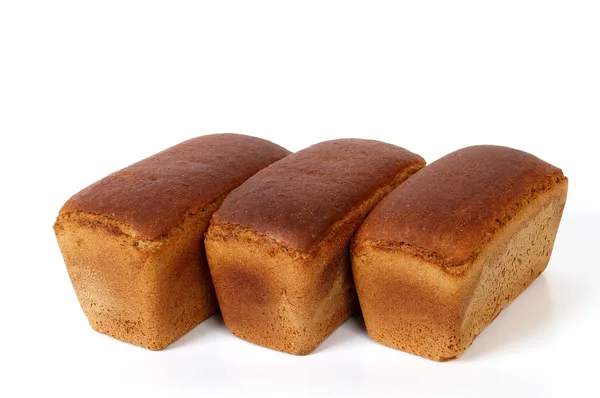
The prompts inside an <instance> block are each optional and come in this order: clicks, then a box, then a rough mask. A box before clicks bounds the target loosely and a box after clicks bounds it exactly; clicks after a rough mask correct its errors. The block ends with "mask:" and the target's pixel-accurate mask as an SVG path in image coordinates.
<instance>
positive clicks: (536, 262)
mask: <svg viewBox="0 0 600 398" xmlns="http://www.w3.org/2000/svg"><path fill="white" fill-rule="evenodd" d="M566 195H567V182H566V181H563V182H561V183H560V184H558V185H556V186H555V187H554V188H552V189H551V190H549V191H546V192H544V193H542V194H541V195H539V196H537V197H536V199H535V200H533V201H531V202H530V203H529V204H528V205H527V206H526V207H525V208H523V209H521V211H520V212H519V213H518V214H517V215H515V217H513V218H512V219H511V220H510V222H508V223H506V224H505V225H504V226H503V227H502V228H501V229H500V230H499V231H497V233H496V234H495V235H494V237H493V238H492V240H491V241H490V242H489V244H488V245H487V246H486V248H485V250H484V251H483V252H482V253H481V255H480V256H478V257H477V260H476V261H475V262H474V263H473V264H470V265H469V267H466V268H464V270H465V271H464V272H462V273H460V274H453V273H451V272H447V271H448V270H446V269H444V268H442V267H439V266H438V265H437V264H435V263H433V262H430V261H428V260H425V259H423V258H421V257H419V256H415V255H412V254H409V253H407V252H405V251H403V250H395V249H393V248H385V247H382V246H381V245H377V244H375V245H374V244H372V242H371V241H369V240H365V239H358V240H356V241H355V242H354V246H353V252H352V266H353V273H354V280H355V283H356V288H357V293H358V296H359V300H360V305H361V308H362V312H363V315H364V318H365V323H366V326H367V331H368V333H369V335H370V336H371V337H372V338H373V339H374V340H376V341H378V342H380V343H382V344H384V345H387V346H390V347H393V348H396V349H400V350H403V351H407V352H410V353H413V354H416V355H419V356H423V357H426V358H430V359H433V360H436V361H446V360H449V359H452V358H456V357H458V356H460V355H461V354H462V353H463V352H464V351H465V350H466V349H467V348H468V347H469V346H470V345H471V343H472V342H473V340H474V339H475V337H476V336H477V335H478V334H479V333H480V332H481V331H482V330H483V329H484V328H485V326H487V325H488V324H489V323H490V322H492V320H493V319H494V318H495V317H496V316H497V315H498V313H499V312H500V311H501V310H502V309H503V308H504V307H506V306H507V305H508V304H509V303H510V302H512V301H513V300H514V298H516V297H517V296H518V295H519V294H520V293H521V292H522V291H523V290H525V289H526V288H527V286H529V285H530V284H531V283H532V282H533V281H534V280H535V279H536V278H537V277H538V276H539V275H540V274H541V273H542V272H543V271H544V269H545V268H546V266H547V264H548V261H549V259H550V255H551V252H552V247H553V244H554V239H555V237H556V232H557V230H558V226H559V223H560V219H561V216H562V211H563V208H564V205H565V201H566Z"/></svg>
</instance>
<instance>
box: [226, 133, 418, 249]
mask: <svg viewBox="0 0 600 398" xmlns="http://www.w3.org/2000/svg"><path fill="white" fill-rule="evenodd" d="M424 164H425V161H424V160H423V158H421V157H420V156H418V155H416V154H414V153H412V152H409V151H407V150H406V149H403V148H400V147H397V146H395V145H390V144H386V143H383V142H379V141H374V140H361V139H340V140H333V141H326V142H322V143H319V144H316V145H313V146H310V147H308V148H306V149H304V150H302V151H300V152H297V153H295V154H293V155H291V156H288V157H286V158H285V159H282V161H280V162H278V163H277V164H276V165H272V166H271V167H267V168H265V169H263V170H262V171H261V172H260V173H257V174H256V175H255V176H253V177H252V178H249V179H248V181H246V183H244V184H243V185H241V186H240V187H239V188H238V189H236V190H235V191H233V192H232V193H231V195H229V197H228V198H227V200H226V201H225V202H224V203H223V206H222V208H221V209H220V210H219V211H218V212H217V213H216V214H215V222H216V223H230V224H234V225H242V226H246V227H248V228H250V229H252V230H253V231H255V232H257V233H259V234H263V235H267V236H270V237H272V238H273V239H275V240H277V241H279V242H281V243H282V244H284V245H285V246H287V247H290V248H294V249H297V250H300V251H303V252H309V251H310V250H311V249H312V248H313V247H315V246H316V245H317V244H318V243H319V242H320V241H321V240H322V239H324V238H325V236H326V235H327V234H328V233H329V232H330V229H331V228H332V226H333V225H334V224H335V223H336V222H338V221H339V220H341V219H342V218H344V217H345V216H346V215H347V214H348V213H349V212H350V211H352V209H353V208H354V207H356V206H357V204H358V203H362V202H364V201H366V200H368V199H369V198H370V197H371V196H373V195H374V193H375V191H377V190H378V189H379V188H381V187H382V186H385V185H387V184H389V183H390V182H391V181H393V180H394V178H395V177H396V175H397V174H398V173H399V172H400V171H401V170H404V169H405V168H417V169H420V168H421V167H423V165H424Z"/></svg>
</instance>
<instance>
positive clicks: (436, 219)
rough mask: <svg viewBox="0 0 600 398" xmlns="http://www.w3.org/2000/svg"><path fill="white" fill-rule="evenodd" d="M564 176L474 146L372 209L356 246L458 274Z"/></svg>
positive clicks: (527, 159)
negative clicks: (405, 255) (362, 243)
mask: <svg viewBox="0 0 600 398" xmlns="http://www.w3.org/2000/svg"><path fill="white" fill-rule="evenodd" d="M563 180H566V178H565V177H564V175H563V173H562V171H561V170H560V169H559V168H557V167H554V166H552V165H550V164H548V163H546V162H544V161H542V160H541V159H539V158H537V157H535V156H533V155H531V154H529V153H526V152H522V151H519V150H516V149H511V148H507V147H500V146H489V145H484V146H473V147H468V148H464V149H460V150H458V151H456V152H453V153H451V154H449V155H446V156H444V157H443V158H441V159H439V160H437V161H436V162H433V163H432V164H431V165H429V166H428V167H426V168H424V169H423V170H421V171H419V172H418V173H416V174H415V175H414V176H413V177H411V178H410V179H409V180H408V181H407V182H406V183H404V184H402V185H401V186H400V187H398V188H396V189H395V190H394V191H392V192H391V193H390V194H389V195H388V196H387V197H386V198H384V200H382V201H381V202H380V203H379V204H378V205H377V206H376V207H375V209H373V211H372V212H371V214H370V215H369V217H368V218H367V220H366V221H365V223H364V224H363V225H362V226H361V228H360V229H359V231H358V233H357V236H356V238H355V240H356V241H365V240H368V241H371V242H373V244H375V245H377V246H378V247H380V248H382V249H385V248H388V249H390V250H402V251H405V252H407V253H409V254H412V255H415V256H418V257H420V258H423V259H425V260H427V261H430V262H432V263H435V264H438V265H440V266H442V267H443V268H444V269H446V270H447V271H448V272H451V273H454V274H459V273H461V272H464V271H465V269H466V268H465V267H468V265H469V264H470V263H472V262H473V261H474V259H475V258H476V256H477V254H478V253H479V252H480V251H481V249H482V248H483V247H484V246H485V244H486V243H487V242H489V240H490V239H491V237H492V236H493V234H494V233H495V231H497V230H498V229H499V228H500V227H501V226H502V225H504V224H506V223H507V222H509V221H510V220H511V218H512V217H514V216H515V214H517V213H518V212H519V211H520V210H521V209H522V208H523V207H525V206H526V205H527V204H528V203H529V202H530V201H531V200H533V199H535V197H536V196H537V195H539V194H540V193H541V192H547V191H549V190H550V189H552V187H554V186H555V185H556V184H558V183H560V182H561V181H563Z"/></svg>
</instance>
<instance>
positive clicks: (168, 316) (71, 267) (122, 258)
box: [54, 212, 217, 350]
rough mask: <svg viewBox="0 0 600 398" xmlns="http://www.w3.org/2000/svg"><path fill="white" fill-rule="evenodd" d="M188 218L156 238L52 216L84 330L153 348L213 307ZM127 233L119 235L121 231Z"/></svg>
mask: <svg viewBox="0 0 600 398" xmlns="http://www.w3.org/2000/svg"><path fill="white" fill-rule="evenodd" d="M207 224H208V216H207V215H206V214H200V215H196V216H194V217H191V218H189V219H187V220H186V222H184V224H183V225H182V226H181V227H180V228H178V229H176V230H173V231H172V233H171V235H166V236H164V237H163V238H161V239H160V240H159V241H145V240H142V239H140V238H139V236H138V235H136V234H134V235H130V234H128V233H127V232H132V229H131V227H129V226H123V225H117V224H115V223H114V220H110V219H106V218H103V217H100V216H97V215H93V214H87V213H81V212H80V213H77V214H69V215H64V216H59V218H58V220H57V222H56V223H55V226H54V230H55V233H56V238H57V241H58V244H59V246H60V249H61V252H62V254H63V258H64V261H65V264H66V267H67V271H68V273H69V277H70V278H71V282H72V284H73V287H74V289H75V293H76V294H77V298H78V299H79V303H80V305H81V308H82V309H83V311H84V313H85V315H86V316H87V318H88V320H89V322H90V325H91V326H92V327H93V328H94V329H95V330H96V331H98V332H101V333H105V334H107V335H110V336H112V337H114V338H117V339H119V340H122V341H125V342H128V343H131V344H135V345H138V346H141V347H145V348H148V349H151V350H160V349H163V348H165V347H167V346H168V345H169V344H171V343H172V342H173V341H175V340H177V339H178V338H179V337H181V336H183V335H184V334H185V333H187V332H188V331H189V330H190V329H192V328H193V327H194V326H196V325H197V324H198V323H200V322H202V321H203V320H205V319H206V318H208V317H209V316H210V315H211V314H213V313H214V312H215V311H216V310H217V303H216V298H215V296H214V289H213V287H212V282H211V280H210V274H209V271H208V267H207V265H206V259H205V254H204V246H203V245H202V241H201V239H198V238H197V237H198V236H202V234H203V232H204V231H205V230H206V227H207ZM125 231H127V232H125Z"/></svg>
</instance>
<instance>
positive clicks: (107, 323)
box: [54, 134, 289, 350]
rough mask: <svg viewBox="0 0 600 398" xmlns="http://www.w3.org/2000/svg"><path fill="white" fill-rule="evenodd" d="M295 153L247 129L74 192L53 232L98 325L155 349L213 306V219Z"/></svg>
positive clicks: (195, 142) (179, 148) (186, 146)
mask: <svg viewBox="0 0 600 398" xmlns="http://www.w3.org/2000/svg"><path fill="white" fill-rule="evenodd" d="M288 153H289V152H288V151H287V150H285V149H283V148H281V147H279V146H277V145H275V144H273V143H270V142H268V141H265V140H261V139H258V138H254V137H248V136H243V135H237V134H217V135H212V136H204V137H198V138H196V139H192V140H189V141H186V142H184V143H182V144H179V145H176V146H175V147H172V148H169V149H167V150H165V151H163V152H161V153H159V154H157V155H154V156H151V157H150V158H148V159H145V160H143V161H141V162H138V163H136V164H134V165H132V166H129V167H127V168H125V169H123V170H121V171H119V172H116V173H113V174H111V175H110V176H108V177H106V178H104V179H102V180H100V181H99V182H97V183H95V184H93V185H91V186H90V187H88V188H86V189H84V190H83V191H81V192H80V193H78V194H76V195H74V196H73V197H72V198H71V199H69V201H68V202H67V203H66V204H65V205H64V206H63V208H62V209H61V211H60V212H59V215H58V218H57V220H56V223H55V225H54V230H55V233H56V237H57V240H58V243H59V246H60V248H61V251H62V254H63V258H64V260H65V264H66V266H67V271H68V272H69V276H70V278H71V281H72V283H73V286H74V288H75V292H76V294H77V297H78V299H79V301H80V304H81V307H82V309H83V311H84V313H85V314H86V316H87V317H88V320H89V322H90V324H91V325H92V327H93V328H94V329H95V330H97V331H100V332H103V333H106V334H108V335H111V336H113V337H115V338H118V339H120V340H123V341H126V342H129V343H132V344H136V345H140V346H143V347H146V348H150V349H154V350H157V349H162V348H165V347H166V346H167V345H168V344H170V343H171V342H173V341H175V340H176V339H178V338H179V337H181V336H182V335H183V334H185V333H186V332H187V331H188V330H190V329H191V328H193V327H194V326H196V325H197V324H198V323H200V322H201V321H203V320H204V319H206V318H207V317H208V316H210V315H211V314H212V313H214V312H215V311H216V310H217V303H216V298H215V295H214V288H213V286H212V281H211V279H210V273H209V270H208V266H207V264H206V255H205V251H204V242H203V236H204V234H205V232H206V230H207V228H208V224H209V222H210V218H211V217H212V215H213V213H214V212H215V211H216V209H217V208H218V207H219V206H220V204H221V203H222V201H223V199H224V197H225V196H226V195H227V194H228V193H229V191H230V190H231V189H233V188H235V187H236V186H237V185H239V184H240V183H242V182H243V181H244V180H245V179H247V178H248V177H249V176H250V175H252V174H253V173H254V172H256V171H258V170H260V169H261V168H263V167H265V166H267V165H268V164H270V163H272V162H274V161H277V160H278V159H280V158H281V157H283V156H286V155H287V154H288Z"/></svg>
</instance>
